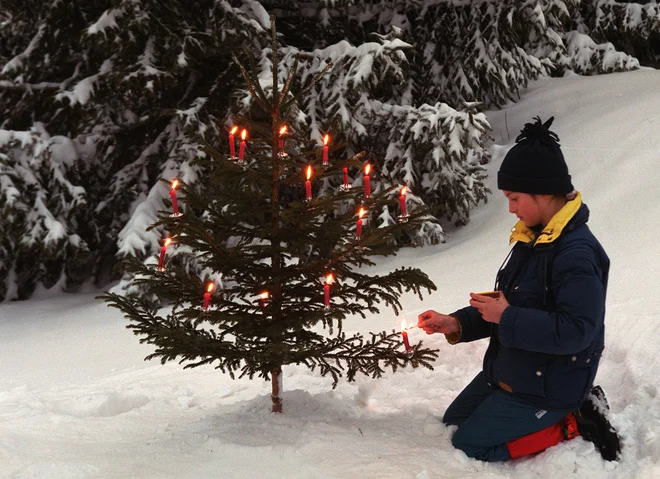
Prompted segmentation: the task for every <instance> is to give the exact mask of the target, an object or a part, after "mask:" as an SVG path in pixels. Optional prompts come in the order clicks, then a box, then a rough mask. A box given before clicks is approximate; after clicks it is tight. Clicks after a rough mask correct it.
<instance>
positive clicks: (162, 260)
mask: <svg viewBox="0 0 660 479" xmlns="http://www.w3.org/2000/svg"><path fill="white" fill-rule="evenodd" d="M171 242H172V238H167V239H166V240H165V243H164V244H163V246H162V247H161V248H160V258H158V270H159V271H165V268H164V267H163V264H165V251H166V250H167V247H168V246H169V245H170V243H171Z"/></svg>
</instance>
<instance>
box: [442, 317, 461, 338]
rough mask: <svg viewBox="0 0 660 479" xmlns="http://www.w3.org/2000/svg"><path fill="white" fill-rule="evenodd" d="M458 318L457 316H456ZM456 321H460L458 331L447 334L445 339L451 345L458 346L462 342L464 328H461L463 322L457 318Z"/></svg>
mask: <svg viewBox="0 0 660 479" xmlns="http://www.w3.org/2000/svg"><path fill="white" fill-rule="evenodd" d="M450 316H454V315H453V314H450ZM454 317H455V318H456V316H454ZM456 321H458V331H456V332H454V333H450V334H445V339H446V340H447V342H448V343H449V344H456V343H458V342H460V341H461V334H462V333H463V326H461V321H460V320H459V319H458V318H456Z"/></svg>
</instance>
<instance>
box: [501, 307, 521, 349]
mask: <svg viewBox="0 0 660 479" xmlns="http://www.w3.org/2000/svg"><path fill="white" fill-rule="evenodd" d="M519 309H520V308H517V307H515V306H510V305H509V306H507V307H506V309H505V310H504V311H503V312H502V317H501V318H500V324H499V328H498V330H499V336H500V342H501V343H502V346H506V347H507V348H512V347H515V326H516V320H517V319H518V312H519Z"/></svg>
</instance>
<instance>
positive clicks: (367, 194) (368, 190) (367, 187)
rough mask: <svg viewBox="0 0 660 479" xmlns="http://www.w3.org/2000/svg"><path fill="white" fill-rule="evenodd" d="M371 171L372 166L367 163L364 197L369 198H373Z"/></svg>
mask: <svg viewBox="0 0 660 479" xmlns="http://www.w3.org/2000/svg"><path fill="white" fill-rule="evenodd" d="M370 171H371V165H370V164H368V163H367V166H365V167H364V197H365V198H369V197H370V196H371V180H370V179H369V172H370Z"/></svg>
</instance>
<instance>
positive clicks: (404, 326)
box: [401, 318, 407, 331]
mask: <svg viewBox="0 0 660 479" xmlns="http://www.w3.org/2000/svg"><path fill="white" fill-rule="evenodd" d="M406 326H407V324H406V320H405V318H404V319H402V320H401V331H405V330H406Z"/></svg>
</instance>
